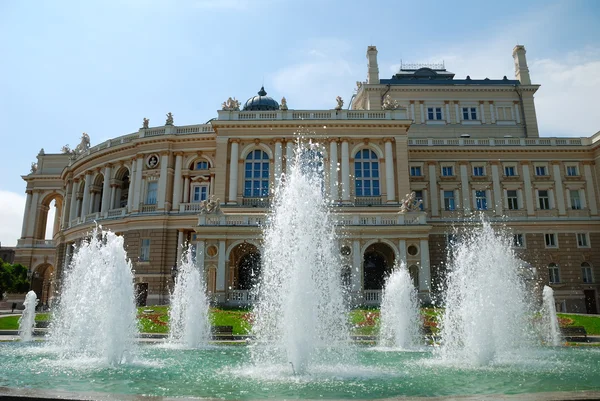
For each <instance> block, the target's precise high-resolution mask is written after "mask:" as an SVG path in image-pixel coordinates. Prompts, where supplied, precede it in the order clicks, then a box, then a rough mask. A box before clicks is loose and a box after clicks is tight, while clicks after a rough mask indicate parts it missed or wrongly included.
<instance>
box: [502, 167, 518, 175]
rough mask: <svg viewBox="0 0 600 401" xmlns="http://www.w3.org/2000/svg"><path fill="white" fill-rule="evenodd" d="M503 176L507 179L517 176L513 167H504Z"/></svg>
mask: <svg viewBox="0 0 600 401" xmlns="http://www.w3.org/2000/svg"><path fill="white" fill-rule="evenodd" d="M504 175H505V176H507V177H514V176H516V175H517V171H516V169H515V167H514V166H506V167H504Z"/></svg>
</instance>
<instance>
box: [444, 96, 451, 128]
mask: <svg viewBox="0 0 600 401" xmlns="http://www.w3.org/2000/svg"><path fill="white" fill-rule="evenodd" d="M449 103H450V102H449V101H447V100H446V101H445V102H444V107H445V109H446V110H445V113H444V114H446V115H445V117H446V124H450V104H449Z"/></svg>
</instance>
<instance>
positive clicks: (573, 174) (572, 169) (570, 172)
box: [567, 166, 579, 177]
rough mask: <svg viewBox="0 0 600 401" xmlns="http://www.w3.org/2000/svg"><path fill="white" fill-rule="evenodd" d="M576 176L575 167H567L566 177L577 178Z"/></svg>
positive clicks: (577, 173) (577, 172)
mask: <svg viewBox="0 0 600 401" xmlns="http://www.w3.org/2000/svg"><path fill="white" fill-rule="evenodd" d="M578 175H579V171H577V166H567V176H569V177H577V176H578Z"/></svg>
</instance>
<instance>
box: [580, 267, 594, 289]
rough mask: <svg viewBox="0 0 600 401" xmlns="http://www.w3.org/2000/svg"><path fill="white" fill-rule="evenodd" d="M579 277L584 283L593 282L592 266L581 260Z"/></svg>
mask: <svg viewBox="0 0 600 401" xmlns="http://www.w3.org/2000/svg"><path fill="white" fill-rule="evenodd" d="M581 279H582V280H583V282H584V283H586V284H591V283H593V282H594V277H593V276H592V266H591V265H590V264H589V263H588V262H583V263H582V264H581Z"/></svg>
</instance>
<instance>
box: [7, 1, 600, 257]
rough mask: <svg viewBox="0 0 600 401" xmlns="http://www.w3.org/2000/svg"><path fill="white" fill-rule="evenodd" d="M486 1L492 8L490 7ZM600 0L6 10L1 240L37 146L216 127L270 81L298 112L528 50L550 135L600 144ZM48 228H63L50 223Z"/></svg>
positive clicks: (12, 226) (126, 4)
mask: <svg viewBox="0 0 600 401" xmlns="http://www.w3.org/2000/svg"><path fill="white" fill-rule="evenodd" d="M488 3H489V4H488ZM599 38H600V2H598V1H595V0H589V1H578V0H567V1H535V0H532V1H525V0H519V1H513V0H505V1H502V2H485V1H481V0H478V1H453V2H447V1H434V0H429V1H427V2H425V3H423V2H419V1H414V0H411V1H401V0H390V1H370V2H365V1H351V0H346V1H329V0H303V1H291V0H253V1H247V0H119V1H116V0H102V1H100V0H98V1H96V0H94V1H92V0H90V1H80V0H75V1H66V0H54V1H44V0H39V1H33V0H0V60H1V62H0V122H1V126H0V139H1V141H0V149H1V150H2V152H1V153H2V163H0V243H1V244H2V245H4V246H12V245H15V244H16V241H17V238H18V237H19V236H20V232H21V224H22V218H23V211H24V207H25V182H24V181H23V180H22V178H21V175H24V174H27V173H28V172H29V168H30V165H31V162H33V161H35V160H36V159H35V156H36V155H37V153H38V152H39V150H40V148H44V149H45V151H46V152H47V153H53V152H59V151H60V148H61V147H62V146H63V145H65V144H69V145H71V147H74V146H75V145H77V144H78V143H79V138H80V136H81V133H82V132H87V133H88V134H89V135H90V137H91V142H92V145H95V144H97V143H100V142H102V141H104V140H106V139H109V138H114V137H117V136H120V135H124V134H128V133H133V132H135V131H137V130H138V128H139V127H140V126H141V123H142V119H143V118H144V117H147V118H149V119H150V125H151V126H153V125H162V124H164V120H165V114H166V113H167V112H172V113H173V115H174V118H175V125H187V124H198V123H204V122H206V121H208V120H209V119H211V118H213V117H216V114H217V113H216V110H218V109H219V108H220V105H221V103H222V102H223V101H224V100H226V99H227V98H228V97H230V96H231V97H236V98H237V99H238V100H240V101H242V102H243V101H245V100H246V99H247V98H249V97H251V96H253V95H255V94H256V92H257V91H258V90H259V89H260V87H261V85H263V84H264V86H265V89H266V91H267V92H268V94H269V96H272V97H273V98H274V99H276V100H279V99H281V97H282V96H285V97H286V99H287V101H288V106H289V107H290V108H293V109H323V108H324V109H330V108H333V107H334V106H335V104H336V103H335V97H336V96H338V95H340V96H342V98H343V99H345V100H346V102H347V101H348V100H349V99H350V97H351V96H352V93H353V90H354V88H355V83H356V81H363V80H365V79H366V73H367V67H366V62H367V61H366V48H367V46H368V45H376V46H377V48H378V50H379V54H378V60H379V71H380V77H381V78H390V77H391V76H392V75H393V74H394V73H395V72H396V71H397V69H398V67H399V65H400V62H401V61H404V62H441V61H443V62H444V63H445V66H446V69H447V70H449V71H452V72H454V73H455V74H456V77H457V78H461V77H465V76H466V75H470V76H471V77H472V78H485V77H489V78H492V79H493V78H502V77H503V76H504V75H506V76H508V77H509V78H512V77H514V67H513V60H512V49H513V47H514V45H516V44H523V45H525V47H526V49H527V60H528V64H529V70H530V73H531V78H532V81H533V83H535V84H540V85H541V88H540V89H539V91H538V92H537V94H536V110H537V117H538V123H539V128H540V135H541V136H576V137H577V136H591V135H593V134H594V133H596V132H597V131H599V130H600V123H598V122H597V120H596V115H597V111H596V109H597V105H596V104H597V99H598V93H600V39H599ZM49 226H51V224H50V225H49Z"/></svg>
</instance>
